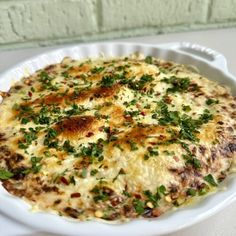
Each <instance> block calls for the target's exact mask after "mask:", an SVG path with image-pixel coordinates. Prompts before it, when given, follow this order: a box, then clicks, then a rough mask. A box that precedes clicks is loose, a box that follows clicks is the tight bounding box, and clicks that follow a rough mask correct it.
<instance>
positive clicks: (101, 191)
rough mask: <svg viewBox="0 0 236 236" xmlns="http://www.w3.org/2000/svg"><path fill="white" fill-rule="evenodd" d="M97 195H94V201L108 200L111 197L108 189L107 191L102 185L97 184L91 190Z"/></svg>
mask: <svg viewBox="0 0 236 236" xmlns="http://www.w3.org/2000/svg"><path fill="white" fill-rule="evenodd" d="M90 192H91V193H93V194H94V195H95V196H94V197H93V200H94V202H96V203H97V202H99V201H102V202H104V201H107V200H108V199H109V194H108V192H107V191H105V188H103V187H100V186H97V185H96V186H95V187H94V188H93V189H92V190H91V191H90Z"/></svg>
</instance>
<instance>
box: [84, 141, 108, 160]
mask: <svg viewBox="0 0 236 236" xmlns="http://www.w3.org/2000/svg"><path fill="white" fill-rule="evenodd" d="M102 154H103V146H102V144H100V143H89V146H87V147H82V148H81V152H80V155H81V156H85V157H86V156H87V157H90V161H91V163H93V162H94V161H95V160H98V161H102V160H103V158H104V157H103V155H102Z"/></svg>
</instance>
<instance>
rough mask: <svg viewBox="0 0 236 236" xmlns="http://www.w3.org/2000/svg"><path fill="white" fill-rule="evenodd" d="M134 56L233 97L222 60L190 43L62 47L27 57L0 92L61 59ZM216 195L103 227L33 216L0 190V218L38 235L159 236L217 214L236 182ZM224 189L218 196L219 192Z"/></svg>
mask: <svg viewBox="0 0 236 236" xmlns="http://www.w3.org/2000/svg"><path fill="white" fill-rule="evenodd" d="M134 52H140V53H142V54H144V55H152V56H155V57H159V58H162V59H165V60H171V61H174V62H177V63H183V64H189V65H193V66H195V67H197V68H198V69H199V71H200V73H201V74H203V75H205V76H206V77H208V78H209V79H211V80H215V81H218V82H219V83H221V84H225V85H227V86H229V87H230V88H231V90H232V93H233V94H234V95H236V78H235V77H234V76H233V75H231V74H230V73H229V71H228V69H227V65H226V59H225V57H224V56H223V55H222V54H220V53H218V52H216V51H214V50H212V49H209V48H206V47H203V46H200V45H196V44H190V43H168V44H162V45H150V44H134V43H97V44H81V45H78V46H72V47H66V48H62V49H59V50H55V51H51V52H48V53H44V54H41V55H39V56H36V57H33V58H31V59H29V60H27V61H24V62H22V63H20V64H18V65H16V66H14V67H12V68H11V69H9V70H8V71H6V72H4V73H3V74H1V75H0V91H7V90H8V89H9V88H10V86H11V85H12V83H13V82H14V81H17V80H19V79H20V78H22V77H23V76H27V75H29V74H31V73H33V72H34V71H36V70H38V69H41V68H43V67H45V66H46V65H48V64H52V63H57V62H60V61H61V60H62V59H63V58H64V57H65V56H70V57H72V58H74V59H84V58H88V57H91V58H94V57H98V56H101V54H103V55H104V56H105V57H116V56H125V55H129V54H131V53H134ZM0 122H1V121H0ZM220 188H221V189H222V190H221V191H219V192H217V193H215V194H213V195H211V196H208V197H206V198H204V199H203V200H201V201H200V202H198V203H197V204H194V205H191V206H188V207H182V208H179V209H178V210H176V211H175V212H170V213H167V214H165V215H163V216H161V217H159V218H157V219H153V220H146V219H142V220H133V221H131V222H128V223H123V224H118V225H109V224H105V223H100V222H95V221H88V222H79V221H72V220H68V219H66V218H63V217H59V216H57V215H54V214H50V213H39V212H37V213H33V212H32V211H31V210H30V209H31V207H30V206H29V205H28V204H26V203H25V202H24V201H23V200H21V199H19V198H16V197H13V196H11V195H10V194H8V193H7V191H6V190H5V189H4V188H3V187H2V186H0V214H1V212H2V214H4V215H6V216H8V217H10V218H11V219H13V220H16V221H18V222H20V223H22V224H26V225H29V226H31V227H34V228H36V229H37V230H40V231H41V232H48V233H57V234H62V235H83V236H85V235H102V236H104V235H112V236H116V235H129V236H132V235H135V236H138V235H145V236H148V235H161V234H166V233H170V232H175V231H177V230H180V229H182V228H185V227H187V226H190V225H192V224H194V223H196V222H199V221H201V220H204V219H206V218H207V217H209V216H211V215H213V214H214V213H216V212H218V211H219V210H221V209H222V208H224V207H226V206H227V205H229V204H230V203H232V201H234V200H235V199H236V176H233V175H232V176H230V177H229V178H227V180H226V181H224V182H223V183H222V184H221V186H220ZM223 189H224V190H223Z"/></svg>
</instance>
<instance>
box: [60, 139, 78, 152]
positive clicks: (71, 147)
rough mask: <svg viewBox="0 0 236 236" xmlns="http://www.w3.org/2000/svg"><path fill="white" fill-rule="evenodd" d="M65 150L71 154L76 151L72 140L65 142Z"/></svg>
mask: <svg viewBox="0 0 236 236" xmlns="http://www.w3.org/2000/svg"><path fill="white" fill-rule="evenodd" d="M63 150H64V151H65V152H67V153H69V154H71V153H75V148H74V147H73V146H72V145H71V144H70V140H66V141H65V142H64V144H63Z"/></svg>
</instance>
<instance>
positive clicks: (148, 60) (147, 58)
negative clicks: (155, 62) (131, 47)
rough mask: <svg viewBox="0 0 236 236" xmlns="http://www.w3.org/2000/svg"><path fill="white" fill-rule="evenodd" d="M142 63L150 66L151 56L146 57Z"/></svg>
mask: <svg viewBox="0 0 236 236" xmlns="http://www.w3.org/2000/svg"><path fill="white" fill-rule="evenodd" d="M144 61H145V62H146V63H148V64H152V57H151V56H146V58H145V60H144Z"/></svg>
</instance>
